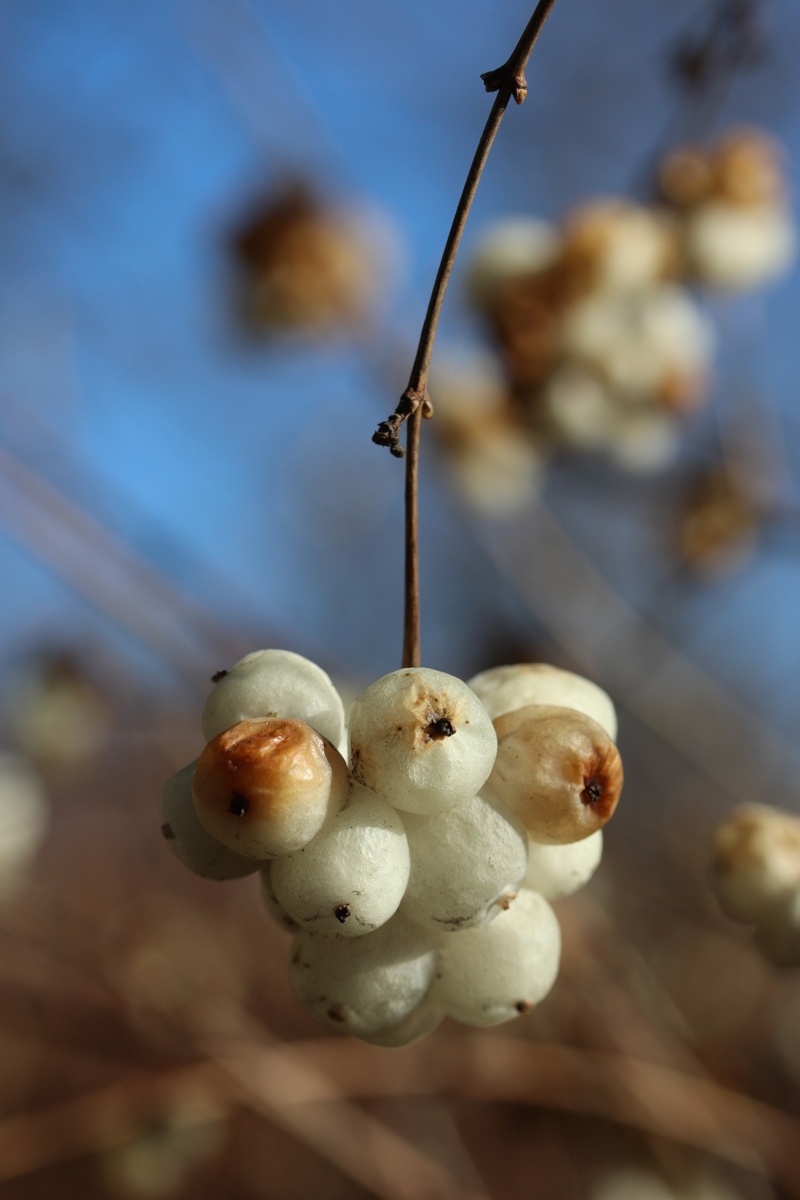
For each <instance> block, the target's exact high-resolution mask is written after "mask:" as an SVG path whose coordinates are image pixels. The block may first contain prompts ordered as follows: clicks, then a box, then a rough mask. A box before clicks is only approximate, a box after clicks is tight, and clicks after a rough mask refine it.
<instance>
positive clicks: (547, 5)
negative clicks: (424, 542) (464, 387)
mask: <svg viewBox="0 0 800 1200" xmlns="http://www.w3.org/2000/svg"><path fill="white" fill-rule="evenodd" d="M554 4H555V0H539V3H538V4H537V6H536V9H535V11H534V13H533V16H532V17H531V19H530V21H529V22H528V24H527V25H526V26H525V29H524V31H523V33H522V36H521V37H520V39H519V41H518V42H517V44H516V46H515V47H514V49H513V51H512V52H511V54H510V55H509V57H508V59H507V60H506V62H504V63H503V65H502V67H497V68H496V69H495V70H493V71H486V72H484V74H483V75H481V79H482V80H483V82H484V86H485V87H486V91H487V92H497V96H496V98H495V101H494V104H493V105H492V108H491V111H490V113H489V116H488V118H487V121H486V124H485V125H484V128H483V132H482V134H481V136H480V140H479V142H478V147H477V149H476V151H475V154H474V156H473V159H472V163H471V164H470V168H469V171H468V173H467V178H466V181H465V183H464V187H463V189H462V192H461V196H460V199H459V201H458V205H457V206H456V211H455V214H454V216H453V221H452V224H451V226H450V232H449V234H448V235H447V241H446V242H445V246H444V250H443V251H442V257H441V261H440V263H439V270H438V271H437V272H436V279H435V280H434V284H433V289H432V291H431V295H430V299H429V301H428V308H427V311H426V313H425V320H424V321H423V324H422V330H421V332H420V336H419V342H418V344H417V353H416V356H415V358H414V365H413V367H412V368H411V375H410V377H409V380H408V386H407V387H406V390H405V391H404V392H403V395H402V396H401V397H400V400H399V403H398V405H397V407H396V408H395V410H394V412H393V413H392V414H391V415H390V416H389V417H388V418H387V419H386V420H385V421H381V423H380V425H379V426H378V429H377V431H376V432H375V433H374V434H373V436H372V440H373V442H375V443H377V445H379V446H387V447H388V449H389V450H390V451H391V453H392V454H393V455H394V456H395V457H396V458H403V457H404V455H405V453H406V451H405V450H403V448H402V446H401V445H400V429H401V428H402V426H403V424H404V423H405V422H406V421H409V422H410V423H409V427H408V435H407V442H406V449H407V451H408V460H407V463H406V538H405V547H406V567H405V617H404V636H403V666H404V667H414V666H418V665H419V661H420V646H419V566H418V540H417V506H418V504H417V492H418V486H417V479H418V460H419V441H420V423H421V418H422V417H430V416H432V415H433V409H432V406H431V403H430V399H429V397H428V372H429V369H430V363H431V355H432V354H433V343H434V341H435V340H436V330H437V328H438V325H439V316H440V314H441V311H442V304H443V302H444V296H445V292H446V291H447V285H448V283H449V281H450V274H451V272H452V270H453V263H454V262H455V258H456V254H457V253H458V247H459V244H460V242H461V235H462V234H463V232H464V227H465V225H466V223H467V217H468V216H469V210H470V208H471V207H472V201H473V199H474V197H475V192H476V191H477V189H478V184H479V183H480V179H481V175H482V174H483V168H484V167H485V165H486V160H487V158H488V157H489V151H490V150H491V148H492V144H493V142H494V139H495V136H496V134H497V131H498V129H499V128H500V122H501V121H502V119H503V117H504V115H505V111H506V109H507V108H508V104H509V101H510V100H511V97H512V96H513V97H514V100H515V101H516V103H517V104H522V102H523V100H524V99H525V96H526V94H527V91H528V84H527V81H526V79H525V69H526V67H527V65H528V59H529V58H530V56H531V52H532V51H533V47H534V45H535V44H536V40H537V38H538V37H539V34H540V33H541V30H542V27H543V26H544V23H545V21H546V20H547V18H548V16H549V15H550V10H551V8H552V7H553V5H554Z"/></svg>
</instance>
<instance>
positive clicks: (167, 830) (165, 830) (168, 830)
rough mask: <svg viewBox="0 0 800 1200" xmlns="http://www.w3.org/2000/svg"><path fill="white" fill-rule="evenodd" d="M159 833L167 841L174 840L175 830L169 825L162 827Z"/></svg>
mask: <svg viewBox="0 0 800 1200" xmlns="http://www.w3.org/2000/svg"><path fill="white" fill-rule="evenodd" d="M161 833H162V835H163V836H164V837H165V838H167V840H173V839H174V838H175V830H174V829H173V828H172V826H171V825H162V826H161Z"/></svg>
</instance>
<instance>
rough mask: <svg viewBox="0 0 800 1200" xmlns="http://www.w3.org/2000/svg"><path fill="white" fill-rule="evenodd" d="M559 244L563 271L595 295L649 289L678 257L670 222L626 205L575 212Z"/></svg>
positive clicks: (599, 204) (603, 204)
mask: <svg viewBox="0 0 800 1200" xmlns="http://www.w3.org/2000/svg"><path fill="white" fill-rule="evenodd" d="M563 239H564V240H563V260H564V264H565V269H566V270H568V271H573V272H579V273H581V274H583V275H584V276H585V278H586V285H587V289H591V290H593V291H594V290H597V291H603V292H606V291H608V292H638V291H641V290H643V289H645V288H650V287H652V286H653V285H655V284H657V283H659V282H660V281H661V280H663V279H664V278H666V277H667V276H668V275H669V274H670V273H671V272H672V271H673V270H674V269H675V265H676V261H677V257H678V242H677V234H676V229H675V223H674V221H673V220H672V219H671V217H669V216H668V215H667V214H666V213H663V212H659V211H658V210H657V209H653V208H645V207H643V206H641V205H637V204H631V203H630V202H629V201H627V200H618V199H609V200H594V201H591V202H590V203H588V204H584V205H581V206H580V207H579V208H576V209H574V210H573V211H572V212H571V213H569V214H568V215H567V218H566V220H565V222H564V233H563Z"/></svg>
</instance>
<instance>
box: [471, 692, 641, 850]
mask: <svg viewBox="0 0 800 1200" xmlns="http://www.w3.org/2000/svg"><path fill="white" fill-rule="evenodd" d="M494 724H495V729H496V731H497V740H498V746H497V758H496V759H495V764H494V770H493V771H492V774H491V775H490V776H489V780H488V782H487V785H486V787H487V790H488V791H491V792H492V793H493V794H494V795H495V796H497V798H498V799H499V800H502V802H503V803H504V804H506V805H507V806H508V808H510V809H511V811H512V812H515V813H516V814H517V816H518V817H519V819H520V820H521V821H522V823H523V825H524V826H525V828H526V829H527V830H528V833H529V834H530V835H531V837H533V838H534V839H535V840H536V841H538V842H545V843H555V844H563V843H567V842H579V841H581V840H582V839H583V838H586V837H589V836H590V835H591V834H593V833H594V832H595V831H596V830H598V829H600V828H602V826H603V825H605V823H606V821H608V820H609V818H610V817H611V816H612V814H613V812H614V809H615V808H616V806H617V801H618V799H619V794H620V791H621V790H622V760H621V759H620V756H619V751H618V750H617V748H616V746H615V745H614V743H613V742H612V741H611V738H610V737H609V736H608V734H607V733H606V732H605V730H604V729H602V727H601V726H600V725H598V724H597V722H596V721H593V720H592V719H591V717H586V716H584V715H583V714H582V713H579V712H577V711H576V710H574V709H570V708H557V707H556V706H555V705H544V704H531V705H528V706H527V707H526V708H520V709H518V710H517V711H516V712H511V713H506V714H505V715H504V716H502V717H498V718H497V720H496V721H495V723H494Z"/></svg>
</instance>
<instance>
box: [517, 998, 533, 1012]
mask: <svg viewBox="0 0 800 1200" xmlns="http://www.w3.org/2000/svg"><path fill="white" fill-rule="evenodd" d="M514 1008H515V1009H516V1010H517V1012H518V1013H529V1012H533V1004H532V1003H531V1002H530V1000H518V1001H517V1003H516V1004H515V1005H514Z"/></svg>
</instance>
